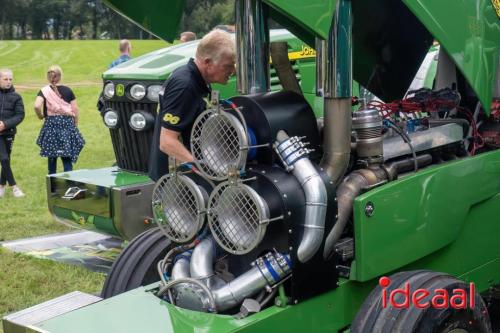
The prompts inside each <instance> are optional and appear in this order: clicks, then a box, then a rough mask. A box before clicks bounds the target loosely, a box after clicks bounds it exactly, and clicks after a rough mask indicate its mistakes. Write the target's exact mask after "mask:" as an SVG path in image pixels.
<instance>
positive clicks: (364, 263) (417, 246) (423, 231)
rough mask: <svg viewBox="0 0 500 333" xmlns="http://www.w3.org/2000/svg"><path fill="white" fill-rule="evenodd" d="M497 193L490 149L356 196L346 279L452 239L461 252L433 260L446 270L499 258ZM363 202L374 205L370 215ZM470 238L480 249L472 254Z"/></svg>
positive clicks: (382, 270)
mask: <svg viewBox="0 0 500 333" xmlns="http://www.w3.org/2000/svg"><path fill="white" fill-rule="evenodd" d="M499 193H500V151H494V152H490V153H485V154H481V155H479V156H476V157H472V158H465V159H462V160H459V161H456V162H449V163H446V164H443V165H439V166H433V167H430V168H428V169H426V170H422V171H420V172H419V173H417V174H412V175H411V176H408V177H406V178H403V179H400V180H397V181H395V182H392V183H389V184H387V185H385V186H381V187H379V188H377V189H374V190H372V191H370V192H367V193H365V194H363V195H361V196H359V197H357V198H356V200H355V203H354V234H355V253H356V260H355V262H354V263H353V269H354V271H355V275H353V276H351V278H352V279H355V280H358V281H367V280H370V279H373V278H375V277H377V276H380V275H382V274H387V273H388V272H391V271H393V270H395V269H400V268H401V267H402V266H405V265H407V264H409V263H412V262H414V261H416V260H418V259H419V258H423V257H425V256H427V255H430V254H432V253H433V252H435V251H437V250H439V249H441V248H443V247H446V246H448V245H449V244H450V243H452V242H456V243H455V244H457V246H458V247H459V248H458V249H456V250H457V251H460V250H461V249H462V250H463V253H458V254H460V255H459V256H458V257H456V258H453V260H440V261H437V262H440V263H441V262H442V264H443V265H451V266H450V267H449V269H446V270H445V271H449V272H450V273H454V274H461V273H463V272H465V271H469V270H471V269H472V268H473V267H475V266H477V265H481V264H484V263H486V262H488V261H490V260H493V259H496V258H498V257H500V247H498V239H495V238H494V237H492V236H493V235H500V224H499V223H498V212H497V210H498V207H499V206H500V196H499V195H498V194H499ZM368 203H372V204H373V205H374V207H375V210H374V213H373V215H372V216H371V217H368V216H367V215H366V214H365V206H366V205H367V204H368ZM495 204H496V207H495ZM478 214H482V215H478ZM478 216H482V217H483V219H479V218H478ZM464 230H467V232H465V231H464ZM478 235H480V236H478ZM475 237H478V238H477V242H478V243H477V244H476V246H480V247H481V250H480V252H481V253H475V254H474V255H472V254H471V253H470V247H472V248H474V246H473V245H472V244H471V242H472V241H473V240H474V239H475ZM450 250H451V249H450V248H448V249H447V251H450ZM454 252H456V251H454ZM480 254H481V255H480ZM466 262H467V263H466ZM462 266H463V268H462ZM441 270H443V269H441Z"/></svg>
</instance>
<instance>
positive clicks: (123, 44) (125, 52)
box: [109, 39, 132, 68]
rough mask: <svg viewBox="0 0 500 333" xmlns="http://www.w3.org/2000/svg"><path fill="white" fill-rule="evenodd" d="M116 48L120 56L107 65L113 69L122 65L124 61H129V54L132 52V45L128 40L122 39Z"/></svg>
mask: <svg viewBox="0 0 500 333" xmlns="http://www.w3.org/2000/svg"><path fill="white" fill-rule="evenodd" d="M118 48H119V50H120V56H119V57H118V58H117V59H116V60H114V61H113V62H112V63H111V64H110V65H109V68H113V67H115V66H117V65H119V64H121V63H124V62H125V61H129V60H130V59H132V57H131V56H130V52H131V51H132V43H130V41H129V40H128V39H122V40H121V41H120V44H119V46H118Z"/></svg>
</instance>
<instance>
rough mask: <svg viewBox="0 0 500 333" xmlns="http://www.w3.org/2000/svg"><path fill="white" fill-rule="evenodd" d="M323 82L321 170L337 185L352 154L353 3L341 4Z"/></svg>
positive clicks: (344, 1)
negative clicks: (322, 151) (323, 124)
mask: <svg viewBox="0 0 500 333" xmlns="http://www.w3.org/2000/svg"><path fill="white" fill-rule="evenodd" d="M326 54H327V57H326V61H323V63H325V64H326V69H325V71H324V73H325V82H324V96H325V99H324V122H325V128H324V140H323V142H324V143H323V149H324V155H323V158H322V160H321V163H320V166H321V167H322V168H323V169H324V170H325V172H326V174H327V175H328V176H329V177H330V178H331V179H332V181H333V182H334V183H335V185H338V184H339V183H340V181H341V179H342V177H343V176H344V174H345V172H346V170H347V167H348V164H349V158H350V154H351V122H352V120H351V112H352V105H351V96H352V12H351V1H350V0H339V1H338V2H337V8H336V11H335V16H334V19H333V23H332V28H331V30H330V33H329V35H328V40H327V42H326Z"/></svg>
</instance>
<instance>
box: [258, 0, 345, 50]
mask: <svg viewBox="0 0 500 333" xmlns="http://www.w3.org/2000/svg"><path fill="white" fill-rule="evenodd" d="M264 3H266V4H267V5H269V6H270V7H271V8H273V9H274V10H276V12H277V13H279V17H280V18H286V20H287V21H288V22H290V23H293V25H294V26H299V27H300V28H301V29H300V30H305V31H307V32H308V33H309V34H310V35H311V36H308V38H307V39H304V40H305V41H307V42H309V43H310V44H311V45H313V44H312V42H314V36H317V37H320V38H322V39H326V38H327V36H328V32H329V31H330V26H331V24H332V17H333V13H334V12H335V6H336V4H337V1H336V0H327V1H325V0H310V1H301V0H288V1H287V0H264ZM271 16H273V15H272V13H271ZM276 19H278V21H279V18H278V17H276ZM283 23H284V22H283ZM283 23H282V24H283ZM292 29H293V26H292ZM300 30H299V31H300ZM299 35H300V36H301V37H302V34H300V33H299Z"/></svg>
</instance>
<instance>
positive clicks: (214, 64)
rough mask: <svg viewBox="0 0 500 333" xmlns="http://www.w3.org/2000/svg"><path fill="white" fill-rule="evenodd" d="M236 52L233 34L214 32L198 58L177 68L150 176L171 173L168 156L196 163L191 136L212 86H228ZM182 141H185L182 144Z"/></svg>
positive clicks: (165, 98) (164, 99)
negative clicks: (191, 150)
mask: <svg viewBox="0 0 500 333" xmlns="http://www.w3.org/2000/svg"><path fill="white" fill-rule="evenodd" d="M235 60H236V50H235V42H234V38H233V36H232V35H231V34H229V33H227V32H225V31H221V30H213V31H211V32H209V33H208V34H206V35H205V36H204V37H203V38H202V39H201V41H200V43H199V44H198V48H197V50H196V55H195V59H190V60H189V62H188V63H187V64H186V65H184V66H181V67H179V68H177V69H176V70H175V71H174V72H173V73H172V75H171V76H170V78H169V79H168V80H167V81H166V82H165V84H164V85H163V87H164V93H163V95H162V96H161V97H160V110H159V114H158V117H157V118H156V123H155V130H154V134H153V143H152V146H151V154H150V159H149V177H150V178H151V179H153V180H155V181H156V180H158V179H159V178H160V177H161V176H163V175H165V174H166V173H168V170H169V169H168V157H169V156H170V157H172V158H174V159H175V160H176V162H177V163H184V162H193V156H192V155H191V153H190V151H189V135H190V133H191V128H192V127H193V123H194V121H195V119H196V117H198V115H200V113H202V112H203V111H204V110H205V109H206V107H207V105H206V102H205V100H204V99H205V98H207V97H208V96H209V95H210V93H211V87H210V84H211V83H220V84H226V83H227V81H228V80H229V78H230V77H231V76H232V75H233V74H234V71H235ZM179 139H182V141H183V143H184V144H183V143H181V141H180V140H179Z"/></svg>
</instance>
